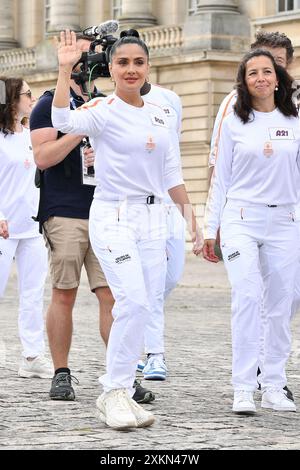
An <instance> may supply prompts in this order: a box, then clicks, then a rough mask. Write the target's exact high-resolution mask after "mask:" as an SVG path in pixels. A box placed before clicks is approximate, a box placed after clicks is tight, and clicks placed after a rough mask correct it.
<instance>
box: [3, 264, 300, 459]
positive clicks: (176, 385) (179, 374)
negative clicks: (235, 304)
mask: <svg viewBox="0 0 300 470" xmlns="http://www.w3.org/2000/svg"><path fill="white" fill-rule="evenodd" d="M15 286H16V276H15V274H13V275H12V277H11V279H10V282H9V286H8V290H7V293H6V297H5V299H4V300H2V301H1V303H0V310H1V315H0V332H1V337H0V372H1V388H0V447H1V448H2V449H3V448H4V449H96V450H111V449H115V450H117V449H118V450H123V449H152V450H159V449H168V450H171V449H173V450H186V449H192V450H201V449H299V448H300V438H299V434H300V431H299V430H300V418H299V417H300V411H299V412H298V413H278V412H272V411H267V410H261V409H260V407H259V399H260V393H259V392H257V393H256V400H257V405H258V413H257V415H256V416H255V417H245V416H237V415H233V414H232V413H231V404H232V390H231V386H230V366H231V364H230V361H231V346H230V312H229V310H230V308H229V306H230V294H229V287H228V282H227V280H226V275H225V273H224V266H223V264H222V263H220V264H219V265H217V266H215V265H210V264H209V263H206V262H204V261H203V260H200V259H196V258H195V257H192V256H190V255H189V256H188V260H187V264H186V269H185V273H184V276H183V279H182V282H181V283H180V285H179V286H178V288H177V289H176V290H175V291H174V292H173V293H172V295H171V297H170V299H169V300H168V302H167V305H166V347H167V353H166V357H167V364H168V367H169V377H168V380H167V381H166V382H163V383H161V382H160V383H159V382H147V385H149V386H151V389H152V390H153V391H154V392H155V393H156V400H155V401H154V402H153V404H151V405H146V408H147V409H151V410H152V411H153V413H154V414H155V416H156V422H155V424H154V425H153V426H152V427H150V428H146V429H138V430H132V431H128V432H117V431H114V430H111V429H108V428H106V427H105V426H104V425H103V424H102V423H100V422H99V421H98V419H97V418H96V409H95V400H96V398H97V396H98V394H99V390H100V389H99V385H98V382H97V378H98V376H99V375H101V374H102V373H103V365H104V347H103V345H102V344H101V341H100V339H99V334H98V313H97V303H96V301H95V298H94V296H93V295H92V294H90V293H89V291H88V288H87V282H86V278H85V277H83V279H82V285H81V288H80V291H79V296H78V300H77V303H76V308H75V313H74V339H73V344H72V351H71V356H70V365H71V369H72V373H73V374H74V375H75V376H76V377H77V378H78V379H79V381H80V385H78V386H76V392H77V400H76V401H75V402H67V403H65V402H53V401H50V400H49V399H48V390H49V386H50V381H49V380H40V379H21V378H18V376H17V373H16V371H17V368H18V361H19V356H20V344H19V340H18V336H17V292H16V287H15ZM49 295H50V287H49V284H47V291H46V304H47V303H48V301H49ZM299 327H300V314H299V315H298V316H297V317H296V319H295V321H294V323H293V333H294V340H293V354H292V356H291V359H290V361H289V367H288V375H289V385H290V387H291V389H292V390H293V392H294V395H295V398H296V401H298V403H299V406H300V392H299V385H300V378H299V359H300V328H299Z"/></svg>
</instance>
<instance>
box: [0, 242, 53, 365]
mask: <svg viewBox="0 0 300 470" xmlns="http://www.w3.org/2000/svg"><path fill="white" fill-rule="evenodd" d="M0 253H1V254H0V297H1V296H3V294H4V291H5V288H6V284H7V281H8V278H9V275H10V272H11V267H12V262H13V258H15V260H16V263H17V271H18V288H19V318H18V325H19V336H20V340H21V343H22V347H23V351H22V355H23V356H24V357H35V356H38V355H39V354H42V353H43V352H44V350H45V343H44V318H43V295H44V285H45V280H46V276H47V270H48V261H47V250H46V248H45V246H44V241H43V238H42V236H37V237H34V238H24V239H20V240H18V239H10V238H8V239H6V240H4V239H3V238H0Z"/></svg>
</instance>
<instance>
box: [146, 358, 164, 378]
mask: <svg viewBox="0 0 300 470" xmlns="http://www.w3.org/2000/svg"><path fill="white" fill-rule="evenodd" d="M167 371H168V369H167V366H166V363H165V361H164V359H163V357H162V356H161V355H160V354H152V355H151V356H149V357H148V359H147V363H146V365H145V367H144V370H143V375H144V379H145V380H166V377H167Z"/></svg>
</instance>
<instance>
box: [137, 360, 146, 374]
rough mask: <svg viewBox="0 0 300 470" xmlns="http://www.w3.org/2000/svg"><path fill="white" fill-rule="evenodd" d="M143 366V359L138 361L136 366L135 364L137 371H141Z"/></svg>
mask: <svg viewBox="0 0 300 470" xmlns="http://www.w3.org/2000/svg"><path fill="white" fill-rule="evenodd" d="M144 367H145V363H144V361H138V363H137V366H136V370H137V372H143V370H144Z"/></svg>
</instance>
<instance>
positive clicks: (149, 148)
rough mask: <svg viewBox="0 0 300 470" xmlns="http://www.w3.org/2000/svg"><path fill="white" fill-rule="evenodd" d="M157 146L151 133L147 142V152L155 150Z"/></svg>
mask: <svg viewBox="0 0 300 470" xmlns="http://www.w3.org/2000/svg"><path fill="white" fill-rule="evenodd" d="M155 147H156V143H155V142H154V140H153V137H151V135H150V136H149V137H148V141H147V143H146V150H147V152H149V153H150V152H153V150H155Z"/></svg>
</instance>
